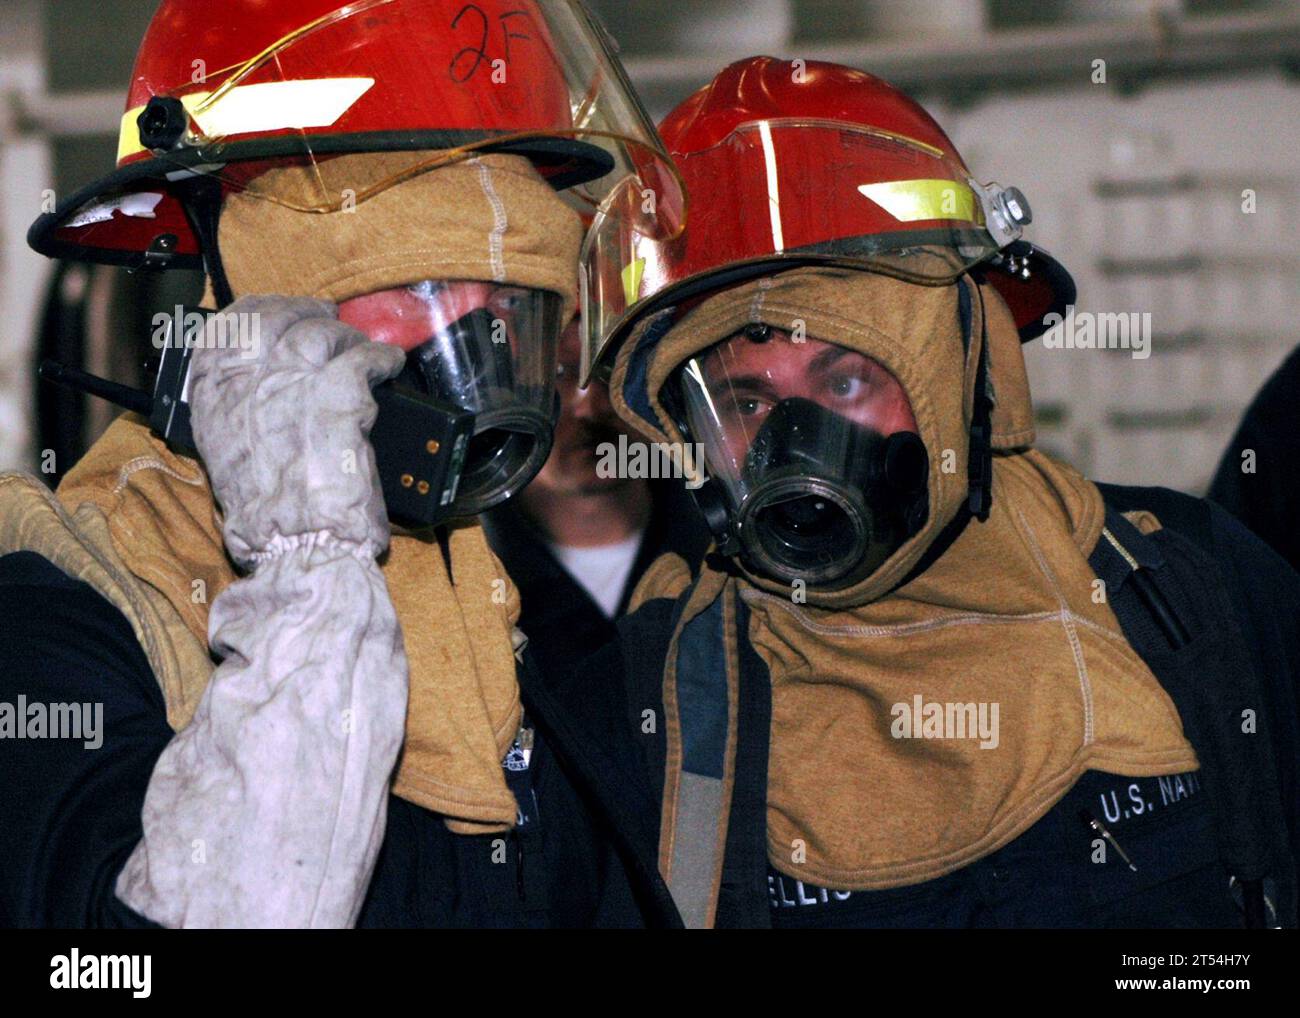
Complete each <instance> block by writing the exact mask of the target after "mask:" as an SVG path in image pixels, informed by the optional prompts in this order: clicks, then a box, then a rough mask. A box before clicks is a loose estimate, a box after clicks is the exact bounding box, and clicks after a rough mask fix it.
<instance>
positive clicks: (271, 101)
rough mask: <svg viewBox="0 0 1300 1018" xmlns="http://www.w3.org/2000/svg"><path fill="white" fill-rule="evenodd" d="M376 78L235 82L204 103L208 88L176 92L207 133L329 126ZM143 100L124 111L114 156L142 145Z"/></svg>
mask: <svg viewBox="0 0 1300 1018" xmlns="http://www.w3.org/2000/svg"><path fill="white" fill-rule="evenodd" d="M374 84H375V79H374V78H311V79H307V80H302V81H263V82H259V83H257V84H255V85H237V86H235V87H234V88H232V89H230V90H229V91H227V92H225V93H224V94H222V95H220V96H218V97H217V98H216V99H215V100H214V101H213V102H212V103H211V105H204V104H205V103H206V102H207V100H208V98H209V96H212V95H213V94H214V93H212V92H191V93H190V94H189V95H183V96H181V97H180V100H181V103H182V104H183V105H184V106H185V109H186V110H187V111H188V112H189V114H190V116H191V117H193V118H194V122H195V123H196V124H197V125H198V127H199V130H200V131H202V132H203V135H204V136H205V137H208V138H224V137H231V136H235V135H241V134H256V133H259V132H263V131H282V130H288V129H295V130H298V129H303V128H308V127H329V126H330V125H331V124H333V123H334V122H335V121H336V120H338V119H339V117H341V116H343V114H344V113H346V112H347V111H348V110H349V109H351V108H352V106H353V105H354V104H355V103H356V101H357V100H358V99H360V98H361V97H362V96H363V95H365V94H366V93H367V92H368V91H370V89H371V88H372V87H373V86H374ZM143 111H144V107H143V106H137V107H136V108H135V109H133V110H127V111H126V113H124V114H122V125H121V130H120V131H119V133H118V143H117V161H118V162H119V163H120V162H121V161H122V160H123V159H125V158H127V157H128V156H133V155H136V154H137V153H140V152H143V151H145V147H144V145H142V144H141V143H140V127H139V125H138V124H137V123H136V120H137V119H138V118H139V116H140V114H141V113H142V112H143Z"/></svg>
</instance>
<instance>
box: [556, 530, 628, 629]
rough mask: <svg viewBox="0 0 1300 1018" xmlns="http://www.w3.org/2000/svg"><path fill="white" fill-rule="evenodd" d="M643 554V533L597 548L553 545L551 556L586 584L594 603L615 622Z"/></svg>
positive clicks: (584, 587)
mask: <svg viewBox="0 0 1300 1018" xmlns="http://www.w3.org/2000/svg"><path fill="white" fill-rule="evenodd" d="M640 550H641V532H640V531H638V532H637V533H635V534H633V535H632V536H631V537H629V538H628V539H627V540H625V541H619V542H618V544H604V545H600V546H599V547H595V548H570V547H566V546H565V545H561V544H553V545H551V553H552V554H553V555H554V556H555V557H556V558H557V559H559V561H560V565H562V566H564V568H565V571H566V572H567V573H568V574H569V575H570V576H572V577H573V578H574V579H575V580H577V581H578V582H579V583H580V584H582V588H583V589H584V590H585V591H586V592H587V593H588V594H590V595H591V599H592V600H593V601H595V602H596V604H597V605H599V606H600V610H601V611H602V612H604V613H605V617H606V618H608V619H612V618H613V617H614V613H615V612H616V611H618V603H619V601H621V600H622V599H623V588H624V587H626V586H627V578H628V577H629V576H631V575H632V565H633V564H634V563H635V562H636V554H637V552H638V551H640Z"/></svg>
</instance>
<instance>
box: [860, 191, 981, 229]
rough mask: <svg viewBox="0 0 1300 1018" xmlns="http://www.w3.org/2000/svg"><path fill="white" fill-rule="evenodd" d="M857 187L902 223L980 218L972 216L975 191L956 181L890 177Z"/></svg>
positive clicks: (974, 219)
mask: <svg viewBox="0 0 1300 1018" xmlns="http://www.w3.org/2000/svg"><path fill="white" fill-rule="evenodd" d="M858 190H859V191H861V192H862V193H863V194H864V195H865V196H866V197H868V198H870V199H871V200H872V201H873V202H875V203H876V204H877V205H879V206H880V207H881V208H882V209H884V210H885V211H886V212H888V213H889V214H890V215H891V216H893V217H894V218H895V219H897V220H898V221H899V222H901V223H911V222H915V221H916V220H918V219H960V220H963V221H965V222H968V223H977V222H979V221H980V220H979V219H977V218H976V215H975V208H976V202H975V192H973V191H972V190H971V189H970V186H969V185H967V184H963V183H961V182H960V181H957V180H890V181H886V182H884V183H881V184H862V185H861V186H859V187H858Z"/></svg>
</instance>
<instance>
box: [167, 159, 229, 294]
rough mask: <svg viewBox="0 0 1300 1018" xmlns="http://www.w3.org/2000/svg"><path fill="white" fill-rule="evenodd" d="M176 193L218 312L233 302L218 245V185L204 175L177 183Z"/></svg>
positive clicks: (219, 189)
mask: <svg viewBox="0 0 1300 1018" xmlns="http://www.w3.org/2000/svg"><path fill="white" fill-rule="evenodd" d="M175 189H176V193H177V194H178V195H179V197H180V200H181V204H182V205H183V206H184V208H185V217H186V218H187V219H188V220H189V222H190V228H191V229H192V230H193V231H194V235H195V236H196V237H197V238H198V241H199V251H200V253H201V254H202V255H203V268H204V270H205V271H206V272H207V274H208V278H209V279H211V280H212V294H213V296H214V297H215V298H216V301H217V310H218V311H219V310H221V309H222V308H224V307H226V305H228V304H232V303H234V300H235V295H234V293H233V292H232V291H231V289H230V281H229V280H228V279H227V278H226V269H225V266H224V265H223V264H222V262H221V248H220V247H219V245H218V243H217V226H218V224H219V223H220V220H221V202H222V199H223V197H224V196H223V191H222V185H221V181H220V180H218V179H217V178H216V177H212V176H208V175H206V174H197V175H195V176H193V177H190V178H188V179H186V180H182V181H179V182H178V183H177V184H176V185H175Z"/></svg>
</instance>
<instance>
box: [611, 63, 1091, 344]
mask: <svg viewBox="0 0 1300 1018" xmlns="http://www.w3.org/2000/svg"><path fill="white" fill-rule="evenodd" d="M660 135H661V136H662V138H663V140H664V143H665V145H666V146H667V148H668V151H669V154H670V155H671V156H672V157H673V160H674V161H675V163H676V164H677V167H678V169H679V171H680V173H681V176H682V179H683V181H684V182H685V185H686V190H687V195H688V197H689V199H690V206H689V219H688V222H687V225H686V229H685V231H684V232H683V234H682V235H681V236H679V237H677V238H675V239H670V240H667V241H665V240H662V239H656V238H649V237H643V236H638V235H636V234H635V233H631V232H628V231H622V232H620V231H618V230H617V229H616V228H611V229H609V230H606V231H605V232H604V233H603V234H602V233H600V232H598V231H596V232H593V234H592V235H591V236H590V237H589V243H592V242H597V243H601V244H603V245H604V250H602V251H601V252H600V254H599V256H598V257H588V258H587V259H586V264H587V265H588V266H594V267H595V268H596V269H597V271H596V272H595V274H593V275H591V276H590V277H589V278H588V280H587V295H586V312H587V314H588V316H589V319H590V320H589V323H588V335H589V344H590V346H589V363H588V368H589V370H590V369H594V367H595V366H596V364H597V362H600V364H601V365H602V366H608V365H609V364H610V363H611V360H612V357H611V355H612V353H613V350H614V348H616V347H617V346H618V344H619V343H620V342H621V340H622V339H623V338H624V337H626V335H627V334H628V333H629V332H630V331H631V329H632V328H633V327H635V325H636V323H637V322H638V321H640V320H642V319H643V318H644V317H645V316H646V315H647V314H652V313H654V312H655V311H658V310H660V309H662V308H664V307H667V306H670V305H674V304H679V303H681V302H682V301H684V300H689V299H690V298H692V297H694V296H697V295H699V294H700V293H703V292H707V291H711V290H715V289H718V288H720V287H725V286H730V285H734V284H735V283H739V282H741V281H743V280H745V279H749V278H753V277H755V276H759V275H764V274H768V273H770V272H773V271H777V270H779V269H780V268H783V267H784V268H792V267H795V266H797V265H803V264H810V263H819V262H820V263H834V264H841V265H849V266H856V267H861V268H868V269H871V270H873V271H879V272H885V273H888V274H890V275H894V276H897V277H899V278H902V279H906V280H909V281H913V282H918V283H926V284H935V285H940V284H946V283H949V282H951V281H953V280H954V279H956V277H957V276H959V275H960V274H961V273H963V272H966V271H968V270H972V269H974V268H975V267H977V266H978V267H979V269H978V271H980V272H983V273H984V274H986V275H987V277H988V279H989V281H990V282H991V283H993V285H994V286H996V287H997V289H998V291H999V292H1000V294H1001V295H1002V296H1003V298H1004V299H1005V300H1006V302H1007V304H1008V305H1009V306H1010V308H1011V310H1012V313H1013V315H1014V316H1015V318H1016V324H1017V326H1018V327H1019V329H1020V334H1021V338H1022V340H1027V339H1031V338H1033V337H1035V336H1037V335H1039V334H1041V333H1042V332H1043V331H1044V329H1045V326H1044V325H1043V324H1042V318H1043V316H1044V315H1045V314H1047V313H1048V312H1050V311H1054V310H1055V311H1058V312H1060V311H1063V310H1064V307H1065V305H1066V304H1068V303H1071V302H1072V301H1073V300H1074V296H1075V290H1074V283H1073V281H1072V280H1071V279H1070V276H1069V274H1068V273H1067V272H1066V271H1065V269H1064V268H1062V267H1061V265H1060V264H1059V263H1057V262H1056V261H1055V260H1054V259H1052V258H1051V257H1050V256H1049V255H1047V254H1046V252H1044V251H1042V250H1041V249H1039V248H1036V247H1034V246H1032V245H1030V244H1028V243H1027V242H1025V241H1023V240H1021V239H1020V238H1021V231H1022V228H1023V227H1024V226H1025V225H1026V224H1027V223H1028V222H1029V221H1030V218H1031V212H1030V209H1029V204H1028V202H1027V201H1026V199H1025V197H1024V196H1023V195H1022V194H1021V193H1020V192H1019V191H1018V190H1016V189H1015V188H1004V187H1001V186H1000V185H997V184H981V183H980V182H979V181H978V180H977V179H976V178H975V177H974V176H973V175H972V174H971V172H970V170H969V169H967V167H966V164H965V162H964V161H963V160H962V158H961V155H960V154H959V153H958V152H957V150H956V148H955V147H954V146H953V144H952V142H951V141H950V140H949V139H948V136H947V135H946V134H945V133H944V132H943V130H942V129H941V128H940V127H939V125H938V124H937V123H935V121H934V119H933V118H932V117H931V116H930V115H929V114H928V113H927V112H926V111H925V110H924V109H923V108H922V107H921V105H920V104H919V103H917V102H916V101H915V100H913V99H912V98H910V97H909V96H907V95H905V94H903V93H902V92H900V91H899V90H898V89H896V88H894V86H892V85H890V84H889V83H888V82H886V81H882V80H881V79H880V78H877V77H874V76H873V75H870V74H866V73H864V72H862V71H858V70H854V69H853V68H850V67H844V66H841V65H838V64H830V63H822V62H818V61H807V62H805V61H784V60H777V59H774V58H772V57H752V58H750V59H747V60H742V61H739V62H737V63H735V64H732V65H731V66H729V67H727V68H726V69H725V70H723V71H722V72H721V73H720V74H719V75H718V76H717V77H716V78H714V79H713V81H712V82H710V83H709V84H708V85H706V86H705V87H704V88H702V89H700V90H699V91H698V92H696V93H695V94H694V95H692V96H691V97H690V98H689V99H687V100H686V101H685V102H683V103H682V104H681V105H680V106H678V107H677V108H676V109H675V110H673V111H672V112H671V113H670V114H669V115H668V116H667V117H666V118H665V119H664V121H663V123H662V124H661V125H660ZM628 221H629V220H628V219H627V217H623V218H622V219H621V220H619V222H628ZM614 225H615V226H616V225H617V224H614Z"/></svg>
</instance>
